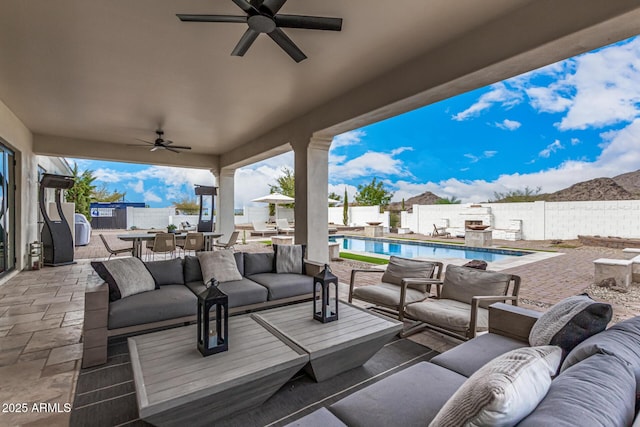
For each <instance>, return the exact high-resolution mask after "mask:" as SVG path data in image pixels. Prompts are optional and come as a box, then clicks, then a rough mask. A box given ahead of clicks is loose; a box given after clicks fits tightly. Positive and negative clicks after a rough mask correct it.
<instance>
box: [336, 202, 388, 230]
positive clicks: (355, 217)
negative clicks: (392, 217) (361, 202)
mask: <svg viewBox="0 0 640 427" xmlns="http://www.w3.org/2000/svg"><path fill="white" fill-rule="evenodd" d="M329 222H330V223H334V224H337V225H344V221H343V207H342V206H336V207H330V208H329ZM367 222H381V223H382V226H384V227H389V212H383V213H380V206H350V207H349V222H348V223H347V225H350V226H364V225H367Z"/></svg>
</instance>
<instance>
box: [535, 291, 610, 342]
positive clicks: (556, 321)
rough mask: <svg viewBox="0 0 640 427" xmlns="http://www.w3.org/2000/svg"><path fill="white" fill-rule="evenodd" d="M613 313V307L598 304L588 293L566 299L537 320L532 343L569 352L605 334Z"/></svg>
mask: <svg viewBox="0 0 640 427" xmlns="http://www.w3.org/2000/svg"><path fill="white" fill-rule="evenodd" d="M612 314H613V310H612V308H611V305H609V304H605V303H600V302H595V301H594V300H592V299H591V298H589V296H588V295H586V294H583V295H576V296H572V297H569V298H565V299H563V300H562V301H560V302H558V303H556V304H554V305H553V306H552V307H551V308H549V310H547V311H545V312H544V313H543V314H542V316H540V318H539V319H538V320H536V323H534V325H533V327H532V328H531V332H530V333H529V344H531V345H532V346H538V345H547V344H551V345H557V346H560V347H562V349H563V350H565V352H569V351H571V350H572V349H573V348H574V347H575V346H577V345H578V344H580V343H581V342H582V341H584V340H585V339H587V338H589V337H590V336H592V335H595V334H597V333H599V332H602V331H604V329H605V328H606V327H607V324H608V323H609V321H610V320H611V316H612Z"/></svg>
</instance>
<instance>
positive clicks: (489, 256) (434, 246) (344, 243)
mask: <svg viewBox="0 0 640 427" xmlns="http://www.w3.org/2000/svg"><path fill="white" fill-rule="evenodd" d="M329 241H331V242H338V243H339V244H340V248H341V249H347V250H350V251H354V252H369V253H374V254H380V255H389V256H391V255H395V256H400V257H403V258H418V257H425V258H465V259H479V260H483V261H487V262H490V261H499V260H502V259H508V258H512V257H514V256H516V257H517V256H522V255H529V253H530V252H524V251H513V250H507V249H493V248H472V247H469V246H459V247H457V246H454V245H448V244H444V243H442V244H440V243H431V242H415V241H412V242H405V241H400V240H389V239H372V238H368V237H345V236H331V237H329Z"/></svg>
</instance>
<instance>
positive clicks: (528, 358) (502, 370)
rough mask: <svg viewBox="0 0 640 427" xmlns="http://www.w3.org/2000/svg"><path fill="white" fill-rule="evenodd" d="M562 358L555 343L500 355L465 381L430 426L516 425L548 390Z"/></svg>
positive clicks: (560, 351)
mask: <svg viewBox="0 0 640 427" xmlns="http://www.w3.org/2000/svg"><path fill="white" fill-rule="evenodd" d="M561 357H562V350H561V349H560V347H556V346H544V347H524V348H519V349H516V350H513V351H510V352H508V353H506V354H503V355H502V356H499V357H497V358H496V359H494V360H492V361H491V362H489V363H487V364H486V365H484V366H483V367H482V368H480V369H478V371H476V373H475V374H473V375H472V376H471V377H469V379H468V380H467V381H465V383H464V384H462V386H461V387H460V388H459V389H458V391H456V392H455V394H454V395H453V396H451V398H450V399H449V400H448V401H447V403H445V405H444V406H443V407H442V409H441V410H440V412H438V415H436V417H435V419H434V420H433V421H432V422H431V423H430V424H429V427H438V426H447V427H448V426H462V425H478V426H480V425H482V426H496V425H501V426H502V425H504V426H507V425H515V424H517V423H518V422H519V421H520V420H522V419H523V418H524V417H526V416H527V415H529V414H530V413H531V411H533V410H534V409H535V408H536V406H538V403H540V401H541V400H542V399H543V398H544V397H545V395H546V394H547V392H548V391H549V387H550V386H551V376H552V375H553V374H554V373H555V372H556V370H557V369H558V365H560V359H561ZM540 425H543V424H540Z"/></svg>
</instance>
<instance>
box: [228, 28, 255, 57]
mask: <svg viewBox="0 0 640 427" xmlns="http://www.w3.org/2000/svg"><path fill="white" fill-rule="evenodd" d="M259 34H260V33H259V32H257V31H254V30H252V29H251V28H248V29H247V31H245V32H244V34H243V35H242V37H241V38H240V41H239V42H238V44H237V45H236V47H234V48H233V52H231V55H232V56H244V54H245V53H247V50H249V48H250V47H251V45H252V44H253V42H254V41H256V38H258V35H259Z"/></svg>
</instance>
